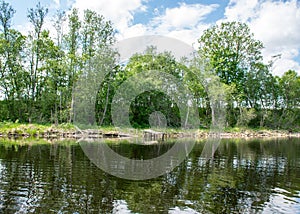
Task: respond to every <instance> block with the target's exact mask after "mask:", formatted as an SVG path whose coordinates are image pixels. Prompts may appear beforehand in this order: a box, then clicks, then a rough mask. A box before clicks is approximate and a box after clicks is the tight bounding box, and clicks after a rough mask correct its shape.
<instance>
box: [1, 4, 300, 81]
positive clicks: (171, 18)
mask: <svg viewBox="0 0 300 214" xmlns="http://www.w3.org/2000/svg"><path fill="white" fill-rule="evenodd" d="M6 2H9V3H10V4H11V5H12V6H13V8H14V9H15V10H16V14H15V16H14V20H13V25H14V27H15V28H17V29H18V30H20V31H21V32H22V33H26V32H28V31H29V29H30V27H31V26H30V24H29V22H28V20H27V17H26V14H27V10H28V8H32V7H35V5H36V4H37V3H38V0H27V1H23V0H6ZM40 2H41V4H42V5H44V6H46V7H48V8H49V15H48V19H47V21H46V24H45V27H46V28H49V29H51V28H52V29H53V26H52V16H53V14H55V12H56V11H57V10H66V11H69V10H70V9H71V8H74V7H76V8H78V9H79V11H83V10H84V9H87V8H89V9H92V10H95V11H97V12H98V13H100V14H102V15H103V16H104V17H105V18H106V19H107V20H111V21H112V23H113V26H114V28H115V29H116V32H117V34H116V38H117V39H118V40H122V39H125V38H130V37H134V36H141V35H153V34H155V35H164V36H169V37H173V38H176V39H179V40H182V41H184V42H186V43H187V44H189V45H192V46H193V47H195V48H197V40H198V39H199V38H200V36H201V35H202V33H203V31H204V30H205V29H207V28H209V27H210V26H212V25H215V24H218V23H221V22H224V21H241V22H245V23H247V24H248V25H249V27H250V29H251V31H252V33H254V36H255V38H256V39H259V40H261V41H262V42H263V44H264V46H265V48H264V50H263V56H264V61H265V62H268V61H270V60H271V59H273V58H272V56H275V55H279V54H280V57H277V58H276V61H275V63H274V66H273V70H272V72H273V74H275V75H279V76H280V75H282V74H283V73H284V72H285V71H287V70H289V69H293V70H296V71H297V72H298V74H300V52H299V51H300V1H299V0H298V1H297V0H286V1H284V0H181V1H176V0H41V1H40Z"/></svg>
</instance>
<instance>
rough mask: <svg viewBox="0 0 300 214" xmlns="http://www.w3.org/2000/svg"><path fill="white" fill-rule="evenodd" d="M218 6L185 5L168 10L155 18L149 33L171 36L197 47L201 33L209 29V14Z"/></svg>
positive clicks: (149, 25) (150, 25) (150, 24)
mask: <svg viewBox="0 0 300 214" xmlns="http://www.w3.org/2000/svg"><path fill="white" fill-rule="evenodd" d="M217 7H218V5H216V4H211V5H202V4H185V3H181V4H180V5H179V6H178V7H175V8H166V9H165V12H164V13H163V14H162V15H159V16H157V17H155V18H153V19H152V20H151V21H150V23H149V24H148V31H150V32H152V33H155V34H160V35H165V36H170V37H173V38H176V39H179V40H182V41H184V42H186V43H187V44H189V45H196V41H197V39H198V38H199V37H200V36H201V33H202V32H203V31H204V30H205V29H206V28H207V27H209V24H205V23H204V20H205V18H206V16H207V15H208V14H210V13H211V12H213V11H214V10H216V9H217Z"/></svg>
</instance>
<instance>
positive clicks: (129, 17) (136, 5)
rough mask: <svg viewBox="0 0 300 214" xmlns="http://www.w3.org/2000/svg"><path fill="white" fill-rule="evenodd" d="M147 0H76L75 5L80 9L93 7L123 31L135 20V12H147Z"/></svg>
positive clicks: (92, 8)
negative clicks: (145, 3)
mask: <svg viewBox="0 0 300 214" xmlns="http://www.w3.org/2000/svg"><path fill="white" fill-rule="evenodd" d="M143 2H145V0H129V1H128V0H97V1H95V0H76V1H75V3H74V4H73V7H76V8H78V9H79V10H84V9H91V10H94V11H96V12H98V13H99V14H102V15H103V16H104V17H105V18H107V19H108V20H111V21H112V22H113V25H114V27H115V28H116V29H118V31H120V32H121V33H123V32H124V31H126V30H127V29H128V27H129V26H130V25H131V23H132V21H133V14H134V13H136V12H145V11H146V9H147V8H146V7H145V5H144V4H143Z"/></svg>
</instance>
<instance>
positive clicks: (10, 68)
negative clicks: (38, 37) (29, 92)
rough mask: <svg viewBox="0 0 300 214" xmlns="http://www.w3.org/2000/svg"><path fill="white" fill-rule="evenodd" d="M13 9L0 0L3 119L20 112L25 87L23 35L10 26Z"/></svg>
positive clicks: (11, 118)
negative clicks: (4, 110)
mask: <svg viewBox="0 0 300 214" xmlns="http://www.w3.org/2000/svg"><path fill="white" fill-rule="evenodd" d="M14 13H15V10H14V9H13V8H12V7H11V6H10V5H9V4H8V3H6V2H4V1H0V24H1V28H2V33H1V34H0V77H1V78H0V89H2V90H1V91H2V93H3V95H4V99H5V101H4V104H5V106H6V107H7V111H6V112H7V113H8V114H7V115H6V116H4V117H6V118H4V119H10V120H16V119H17V118H19V117H20V116H21V112H22V106H21V101H22V95H23V94H22V93H23V90H24V88H25V84H24V79H25V73H24V68H23V65H22V63H23V60H22V58H23V50H24V44H25V36H23V35H22V34H21V33H20V32H18V31H16V30H14V29H12V28H11V20H12V18H13V15H14Z"/></svg>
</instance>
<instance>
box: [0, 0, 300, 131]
mask: <svg viewBox="0 0 300 214" xmlns="http://www.w3.org/2000/svg"><path fill="white" fill-rule="evenodd" d="M15 12H16V11H15V10H14V9H13V8H12V7H11V6H10V5H9V4H8V3H6V2H4V1H0V24H1V31H2V32H1V34H0V78H1V79H0V95H1V101H0V103H1V105H0V121H12V122H15V121H19V122H24V123H27V122H29V123H31V122H37V123H56V124H58V123H64V122H72V121H73V119H74V117H75V116H76V115H74V112H73V104H74V102H73V96H72V90H73V88H74V84H75V83H76V81H77V80H78V78H79V77H80V75H82V74H83V72H84V70H85V69H86V68H87V67H89V68H90V69H91V67H97V66H96V65H95V60H92V59H95V58H96V59H97V57H98V58H101V57H102V61H101V60H99V63H100V61H101V62H103V49H105V47H109V46H110V45H112V44H114V42H115V38H114V34H115V31H114V29H113V27H112V24H111V23H110V22H109V21H107V20H106V19H105V18H104V17H103V16H101V15H99V14H97V13H96V12H94V11H91V10H85V11H84V15H83V18H82V19H81V18H80V16H79V13H78V10H77V9H72V11H70V13H69V15H66V13H65V12H61V11H58V12H57V14H56V15H55V16H54V17H52V20H53V22H52V23H53V26H54V28H55V30H56V36H55V38H52V37H51V36H50V31H49V29H46V28H45V19H46V17H47V15H48V9H47V8H45V7H43V6H41V4H40V3H39V4H37V5H36V7H35V8H31V9H28V14H27V17H28V21H29V22H30V23H31V25H32V29H33V30H32V31H30V32H29V33H28V35H23V34H22V33H21V32H19V31H17V30H16V29H14V28H13V27H12V26H11V22H12V20H13V16H14V14H15ZM65 26H67V28H66V27H65ZM262 49H263V44H262V43H261V42H260V41H258V40H256V39H254V36H253V34H252V33H251V32H250V30H249V27H248V26H247V25H246V24H243V23H238V22H228V23H222V24H221V25H216V26H213V27H211V28H209V29H207V30H206V31H205V32H204V33H203V34H202V36H201V37H200V38H199V49H198V52H197V56H195V59H193V60H192V61H188V62H187V61H186V60H185V61H184V60H182V61H181V62H178V61H176V59H175V57H174V56H173V55H171V54H170V53H158V52H157V51H156V49H155V47H149V48H148V49H147V50H146V51H145V53H144V54H138V55H134V56H132V57H131V58H130V59H129V61H128V63H126V65H120V64H118V63H117V61H118V60H117V58H118V56H117V54H111V55H109V56H106V57H110V58H108V60H107V61H109V62H108V63H109V64H110V65H111V64H114V65H113V66H112V67H113V69H111V71H110V72H108V74H107V75H106V76H105V81H103V82H102V84H101V85H100V88H99V92H98V96H97V100H96V102H95V107H96V122H97V124H98V125H112V115H111V107H112V102H113V97H114V95H115V93H116V91H117V90H118V88H119V87H120V85H121V84H122V83H123V82H124V81H125V80H126V79H128V78H129V77H131V76H132V75H134V74H137V73H140V72H143V71H146V70H162V71H164V72H166V73H169V74H171V75H172V76H174V77H176V78H177V79H178V80H179V81H182V82H184V83H185V85H187V86H188V88H189V89H190V90H191V91H192V93H193V97H194V98H193V99H194V101H195V102H196V104H197V108H198V109H199V118H200V122H201V126H203V127H209V125H210V123H211V121H212V120H213V119H214V117H213V109H212V108H211V107H212V105H211V102H210V99H209V94H208V93H207V90H206V88H205V83H204V82H203V81H204V80H205V78H204V77H205V75H206V74H213V75H215V76H217V77H218V78H219V80H220V82H222V84H223V89H224V91H225V92H226V103H227V104H226V125H227V126H251V127H270V128H285V129H288V128H299V126H300V116H299V115H300V110H299V107H300V96H299V94H300V77H299V75H298V74H297V72H296V71H291V70H289V71H286V72H285V73H284V75H283V76H282V77H278V76H273V75H272V67H273V61H271V62H269V63H268V64H264V63H263V57H262V54H261V51H262ZM275 58H276V57H274V60H275ZM96 62H97V60H96ZM130 109H131V110H130V122H131V124H132V125H133V126H134V127H149V126H150V125H151V124H150V123H149V117H151V116H153V114H152V113H153V112H158V113H159V112H161V113H162V114H163V115H164V116H165V123H166V125H167V126H172V127H178V126H181V125H183V124H182V120H180V117H181V116H182V115H180V112H179V109H178V106H177V105H176V103H175V102H174V100H172V99H171V98H170V97H168V96H166V95H164V94H162V93H161V92H159V91H148V92H145V93H142V94H141V95H139V96H138V97H136V99H135V100H134V101H133V102H132V103H131V106H130ZM158 118H159V119H163V118H162V117H158ZM154 121H157V120H154ZM150 122H151V121H150ZM185 125H188V124H185Z"/></svg>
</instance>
